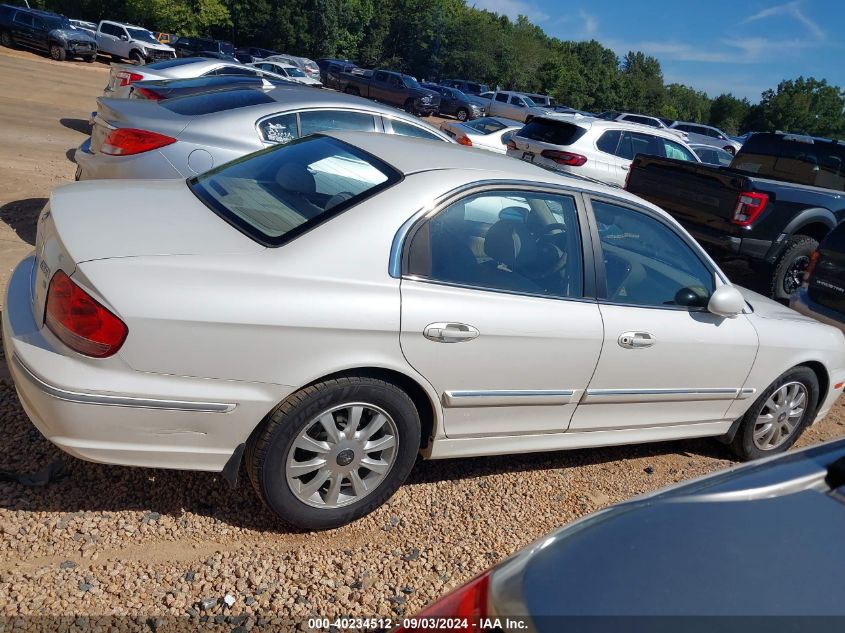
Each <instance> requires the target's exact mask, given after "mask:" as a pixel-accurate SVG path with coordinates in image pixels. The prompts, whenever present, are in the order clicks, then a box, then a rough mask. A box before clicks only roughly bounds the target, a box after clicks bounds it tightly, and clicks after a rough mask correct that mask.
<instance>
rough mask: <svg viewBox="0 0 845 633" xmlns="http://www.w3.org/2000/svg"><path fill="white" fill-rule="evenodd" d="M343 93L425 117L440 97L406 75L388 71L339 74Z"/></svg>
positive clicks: (435, 110) (437, 103)
mask: <svg viewBox="0 0 845 633" xmlns="http://www.w3.org/2000/svg"><path fill="white" fill-rule="evenodd" d="M340 83H341V85H342V90H343V92H345V93H347V94H351V95H360V96H362V97H367V98H368V99H372V100H373V101H380V102H382V103H387V104H388V105H393V106H396V107H397V108H404V110H405V111H406V112H408V113H410V114H416V115H423V116H429V115H431V114H434V113H435V112H437V109H438V108H439V107H440V95H439V94H438V93H436V92H434V91H433V90H426V89H425V88H423V87H422V86H421V85H419V84H418V83H417V80H416V79H414V78H413V77H411V76H410V75H403V74H402V73H397V72H393V71H391V70H363V69H360V68H359V69H355V70H354V71H352V72H348V73H341V74H340Z"/></svg>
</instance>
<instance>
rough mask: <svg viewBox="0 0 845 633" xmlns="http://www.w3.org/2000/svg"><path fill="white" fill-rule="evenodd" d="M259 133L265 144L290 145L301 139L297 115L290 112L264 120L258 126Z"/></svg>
mask: <svg viewBox="0 0 845 633" xmlns="http://www.w3.org/2000/svg"><path fill="white" fill-rule="evenodd" d="M258 131H259V133H260V134H261V140H263V141H264V142H265V143H290V142H291V141H292V140H294V139H296V138H299V126H298V124H297V119H296V114H295V113H293V112H288V113H286V114H278V115H276V116H272V117H270V118H269V119H264V120H263V121H262V122H261V123H259V124H258Z"/></svg>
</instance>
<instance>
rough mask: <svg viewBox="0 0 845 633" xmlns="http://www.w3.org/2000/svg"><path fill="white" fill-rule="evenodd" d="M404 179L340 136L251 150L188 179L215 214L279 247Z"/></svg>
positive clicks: (268, 243)
mask: <svg viewBox="0 0 845 633" xmlns="http://www.w3.org/2000/svg"><path fill="white" fill-rule="evenodd" d="M400 179H401V176H400V174H399V173H398V172H397V171H395V170H394V169H393V168H392V167H390V166H389V165H387V164H385V163H383V162H382V161H380V160H378V159H377V158H375V157H374V156H370V155H369V154H366V153H365V152H362V151H361V150H359V149H357V148H355V147H353V146H351V145H348V144H347V143H344V142H342V141H338V140H337V139H333V138H329V137H326V136H310V137H308V138H304V139H300V140H297V141H291V142H290V143H287V144H285V145H279V146H276V147H272V148H270V149H267V150H264V151H261V152H257V153H255V154H250V155H249V156H246V157H245V158H242V159H240V160H236V161H234V162H231V163H227V164H225V165H222V166H221V167H218V168H217V169H214V170H212V171H209V172H206V173H204V174H202V175H200V176H197V177H196V178H194V179H193V180H190V181H188V184H189V186H190V187H191V190H192V191H193V192H194V194H196V196H197V197H198V198H199V199H200V200H202V201H203V202H204V203H205V204H206V205H208V207H209V208H211V209H212V210H213V211H214V212H215V213H218V214H219V215H220V216H221V217H223V219H225V220H226V221H227V222H229V223H230V224H232V225H234V226H235V227H236V228H238V229H240V230H241V231H243V232H244V233H246V234H247V235H249V236H250V237H252V238H253V239H255V240H256V241H258V242H260V243H262V244H265V245H267V246H279V245H281V244H284V243H285V242H287V241H290V240H292V239H294V238H295V237H297V236H298V235H301V234H302V233H304V232H306V231H308V230H310V229H311V228H313V227H315V226H317V225H319V224H322V223H323V222H326V221H327V220H330V219H331V218H333V217H334V216H336V215H338V214H339V213H341V212H342V211H344V210H345V209H347V208H349V207H352V206H354V205H356V204H358V203H359V202H361V201H363V200H365V199H367V198H369V197H371V196H373V195H374V194H376V193H377V192H379V191H381V190H382V189H385V188H386V187H389V186H390V185H392V184H394V183H396V182H398V181H399V180H400Z"/></svg>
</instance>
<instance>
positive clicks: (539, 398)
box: [443, 389, 575, 408]
mask: <svg viewBox="0 0 845 633" xmlns="http://www.w3.org/2000/svg"><path fill="white" fill-rule="evenodd" d="M574 395H575V391H574V390H572V389H560V390H551V389H550V390H530V389H506V390H499V391H446V392H444V393H443V406H444V407H451V408H460V407H524V406H531V405H556V404H570V403H571V402H572V397H573V396H574Z"/></svg>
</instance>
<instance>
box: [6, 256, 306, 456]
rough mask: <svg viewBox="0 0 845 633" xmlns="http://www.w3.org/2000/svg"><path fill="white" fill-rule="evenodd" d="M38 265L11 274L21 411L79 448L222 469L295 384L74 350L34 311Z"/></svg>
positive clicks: (9, 332)
mask: <svg viewBox="0 0 845 633" xmlns="http://www.w3.org/2000/svg"><path fill="white" fill-rule="evenodd" d="M34 268H35V257H34V256H29V257H27V258H26V259H24V260H23V261H22V262H21V263H20V264H19V265H18V267H17V268H16V269H15V271H14V272H13V274H12V278H11V280H10V281H9V286H8V289H7V291H6V303H5V306H6V307H5V314H4V315H3V345H4V349H5V352H6V356H7V359H8V363H9V369H10V371H11V374H12V378H13V379H14V382H15V388H16V390H17V393H18V397H19V399H20V402H21V405H22V406H23V408H24V411H26V414H27V415H28V416H29V418H30V420H31V421H32V423H33V424H34V425H35V426H36V427H37V428H38V430H39V431H41V433H42V434H43V435H44V436H45V437H46V438H47V439H48V440H50V441H51V442H52V443H53V444H55V445H56V446H58V447H59V448H61V449H62V450H64V451H66V452H67V453H70V454H71V455H73V456H75V457H79V458H81V459H85V460H89V461H94V462H102V463H110V464H123V465H128V466H146V467H154V468H176V469H186V470H207V471H215V472H219V471H221V470H223V468H224V466H225V465H226V462H227V461H228V460H229V458H230V457H231V455H232V453H233V452H234V451H235V449H236V448H237V447H238V446H239V445H240V444H242V443H243V442H245V441H246V439H247V438H248V437H249V434H250V433H251V432H252V430H253V429H254V428H255V426H256V425H257V424H258V423H259V422H260V421H261V419H262V418H263V417H264V416H265V415H266V414H267V412H268V411H270V410H271V409H272V408H273V406H274V405H275V404H276V403H277V402H279V401H280V399H282V398H284V397H286V396H287V395H288V394H289V393H290V389H289V388H287V387H281V386H279V385H265V384H257V383H243V382H237V381H227V380H213V379H202V378H191V377H180V376H168V375H162V374H151V373H146V372H138V371H135V370H133V369H132V368H131V367H129V366H128V365H127V364H126V362H125V361H124V360H122V359H121V358H120V357H119V355H117V356H113V357H111V358H107V359H99V360H98V359H91V358H87V357H84V356H80V355H78V354H75V353H74V352H72V351H71V350H69V349H68V348H67V347H65V346H64V345H63V344H62V343H61V342H60V341H58V340H57V339H56V338H55V337H54V336H53V335H52V333H51V332H50V331H49V330H48V329H46V328H44V327H43V326H42V325H41V324H39V323H36V320H35V318H34V317H33V314H32V279H33V278H34V277H33V274H34ZM21 448H24V447H21Z"/></svg>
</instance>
